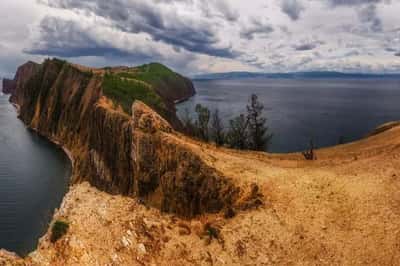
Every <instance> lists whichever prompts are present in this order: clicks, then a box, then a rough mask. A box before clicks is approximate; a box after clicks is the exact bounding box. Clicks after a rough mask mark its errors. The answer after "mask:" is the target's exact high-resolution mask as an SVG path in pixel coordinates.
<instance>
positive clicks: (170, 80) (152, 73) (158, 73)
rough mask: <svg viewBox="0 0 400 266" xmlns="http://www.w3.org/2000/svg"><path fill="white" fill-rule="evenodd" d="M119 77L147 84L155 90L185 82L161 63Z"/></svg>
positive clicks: (122, 73)
mask: <svg viewBox="0 0 400 266" xmlns="http://www.w3.org/2000/svg"><path fill="white" fill-rule="evenodd" d="M118 75H119V76H120V77H125V78H132V79H137V80H141V81H144V82H147V83H149V84H151V85H152V86H153V87H155V88H159V87H160V86H161V87H163V86H168V84H177V83H179V82H182V81H183V80H184V79H183V78H182V77H181V76H180V75H179V74H177V73H175V72H173V71H172V70H171V69H169V68H167V67H166V66H164V65H162V64H159V63H151V64H146V65H142V66H139V67H136V68H133V69H132V70H131V71H129V72H120V73H118ZM182 85H183V84H182Z"/></svg>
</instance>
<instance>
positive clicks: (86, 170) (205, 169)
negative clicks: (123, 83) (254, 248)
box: [13, 60, 239, 217]
mask: <svg viewBox="0 0 400 266" xmlns="http://www.w3.org/2000/svg"><path fill="white" fill-rule="evenodd" d="M30 66H31V67H29V68H26V71H25V67H24V71H22V70H21V72H24V74H25V75H22V74H21V75H19V74H18V73H17V75H16V80H15V82H16V84H17V86H16V89H15V93H13V101H14V102H15V103H17V104H18V105H20V118H21V119H22V120H23V122H24V123H25V124H26V125H27V126H29V127H31V128H33V129H35V130H36V131H37V132H38V133H40V134H41V135H44V136H46V137H47V138H49V139H52V140H54V141H56V142H58V143H60V144H61V145H63V146H64V147H66V148H67V149H68V150H70V151H71V153H72V155H73V157H74V161H75V163H74V172H73V179H72V181H73V182H81V181H89V182H90V183H91V184H92V185H94V186H96V187H97V188H99V189H102V190H105V191H107V192H109V193H116V194H117V193H118V194H124V195H130V196H137V197H140V198H141V199H142V200H143V201H145V202H147V203H148V204H150V205H152V206H155V207H157V208H160V209H161V210H163V211H167V212H174V213H177V214H180V215H183V216H188V217H191V216H194V215H197V214H201V213H204V212H216V211H220V210H221V209H223V208H225V207H228V206H231V205H233V204H235V201H236V199H237V198H238V195H239V189H238V188H237V187H235V186H234V185H233V183H232V182H231V181H230V180H229V179H228V178H226V177H224V176H223V175H222V174H221V173H219V172H218V171H216V170H215V169H213V168H211V167H209V166H208V165H207V164H206V163H204V162H203V161H202V159H201V158H200V157H199V156H198V155H196V154H195V153H194V152H192V151H191V150H190V148H188V147H187V146H186V145H184V144H182V143H181V142H180V141H179V138H177V137H176V136H179V134H178V133H176V132H175V131H174V130H173V128H172V127H171V125H170V124H169V123H168V122H167V121H166V120H165V119H164V118H162V117H161V116H159V115H158V114H157V113H156V112H154V111H153V110H152V109H151V108H149V107H147V106H146V105H145V104H143V103H141V102H139V101H136V102H135V103H134V104H133V107H132V108H133V109H132V115H128V114H127V113H125V112H123V111H122V110H121V109H120V108H116V107H115V106H114V105H113V104H112V103H110V102H111V101H110V100H109V99H107V98H106V97H105V96H104V95H103V91H102V75H101V74H98V73H93V72H90V73H89V72H86V71H83V70H82V69H80V68H77V67H75V66H73V65H71V64H69V63H67V62H64V61H60V60H47V61H45V62H44V63H43V64H42V65H36V64H30ZM28 69H29V71H28Z"/></svg>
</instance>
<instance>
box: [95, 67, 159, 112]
mask: <svg viewBox="0 0 400 266" xmlns="http://www.w3.org/2000/svg"><path fill="white" fill-rule="evenodd" d="M103 92H104V94H105V95H106V96H107V97H109V98H110V99H112V100H113V101H114V102H115V103H116V104H119V105H121V107H122V109H123V110H124V111H125V112H126V113H128V114H131V106H132V104H133V102H134V101H135V100H140V101H142V102H144V103H146V104H147V105H149V106H151V107H153V108H156V109H157V110H160V111H162V110H164V109H165V104H164V103H163V101H162V99H161V97H160V96H159V95H158V94H157V93H156V92H155V91H154V89H153V88H152V86H151V85H150V84H147V83H145V82H142V81H140V80H136V79H130V78H127V77H121V76H120V75H118V74H111V73H107V74H105V75H104V80H103Z"/></svg>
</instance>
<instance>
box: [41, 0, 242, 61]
mask: <svg viewBox="0 0 400 266" xmlns="http://www.w3.org/2000/svg"><path fill="white" fill-rule="evenodd" d="M40 2H41V3H42V4H46V5H48V6H50V7H54V8H60V9H71V10H75V11H82V10H83V11H85V12H87V13H89V14H93V15H96V16H99V17H103V18H105V19H108V20H109V21H110V23H112V24H113V25H114V26H115V27H116V28H118V29H120V30H122V31H124V32H129V33H146V34H148V35H149V36H151V37H152V38H153V40H155V41H162V42H164V43H167V44H170V45H173V46H174V47H176V48H182V49H185V50H187V51H190V52H195V53H202V54H206V55H211V56H218V57H227V58H234V57H236V56H237V54H236V53H235V52H234V51H232V49H231V47H229V46H219V45H218V42H219V39H218V36H217V34H216V32H215V25H213V24H211V23H209V22H208V21H206V20H203V19H196V18H191V17H183V16H178V14H177V13H176V11H175V10H174V9H173V8H165V3H170V4H171V3H172V2H180V1H178V0H172V1H165V0H164V1H160V0H155V1H141V0H132V1H125V0H114V1H94V0H49V1H42V0H41V1H40ZM162 4H163V5H164V6H163V5H162ZM219 7H220V8H221V10H222V12H223V13H225V15H226V16H227V17H228V18H229V19H233V16H234V15H231V14H230V11H229V10H228V8H227V7H226V6H224V5H223V4H221V5H220V6H219Z"/></svg>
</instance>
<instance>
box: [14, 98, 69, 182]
mask: <svg viewBox="0 0 400 266" xmlns="http://www.w3.org/2000/svg"><path fill="white" fill-rule="evenodd" d="M10 103H11V104H12V106H14V108H15V109H16V111H17V118H18V119H19V115H20V110H21V107H20V106H19V105H18V104H17V103H13V102H11V101H10ZM20 120H21V119H20ZM21 121H22V120H21ZM24 125H25V123H24ZM25 127H26V128H27V129H28V130H32V131H33V132H35V133H36V134H37V135H39V136H41V137H43V138H45V139H47V140H48V141H49V142H51V143H53V144H54V145H55V146H57V147H58V148H60V149H61V150H62V151H63V152H64V153H65V155H66V156H67V157H68V159H69V160H70V163H71V167H72V169H71V173H72V172H73V171H74V166H75V159H74V156H73V155H72V152H71V151H70V150H69V149H68V148H67V147H65V146H64V145H62V144H61V143H60V142H59V141H57V140H55V139H54V138H52V137H49V136H44V135H42V134H40V133H39V131H38V130H37V129H36V128H33V127H30V126H27V125H25ZM71 177H72V175H71Z"/></svg>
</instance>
